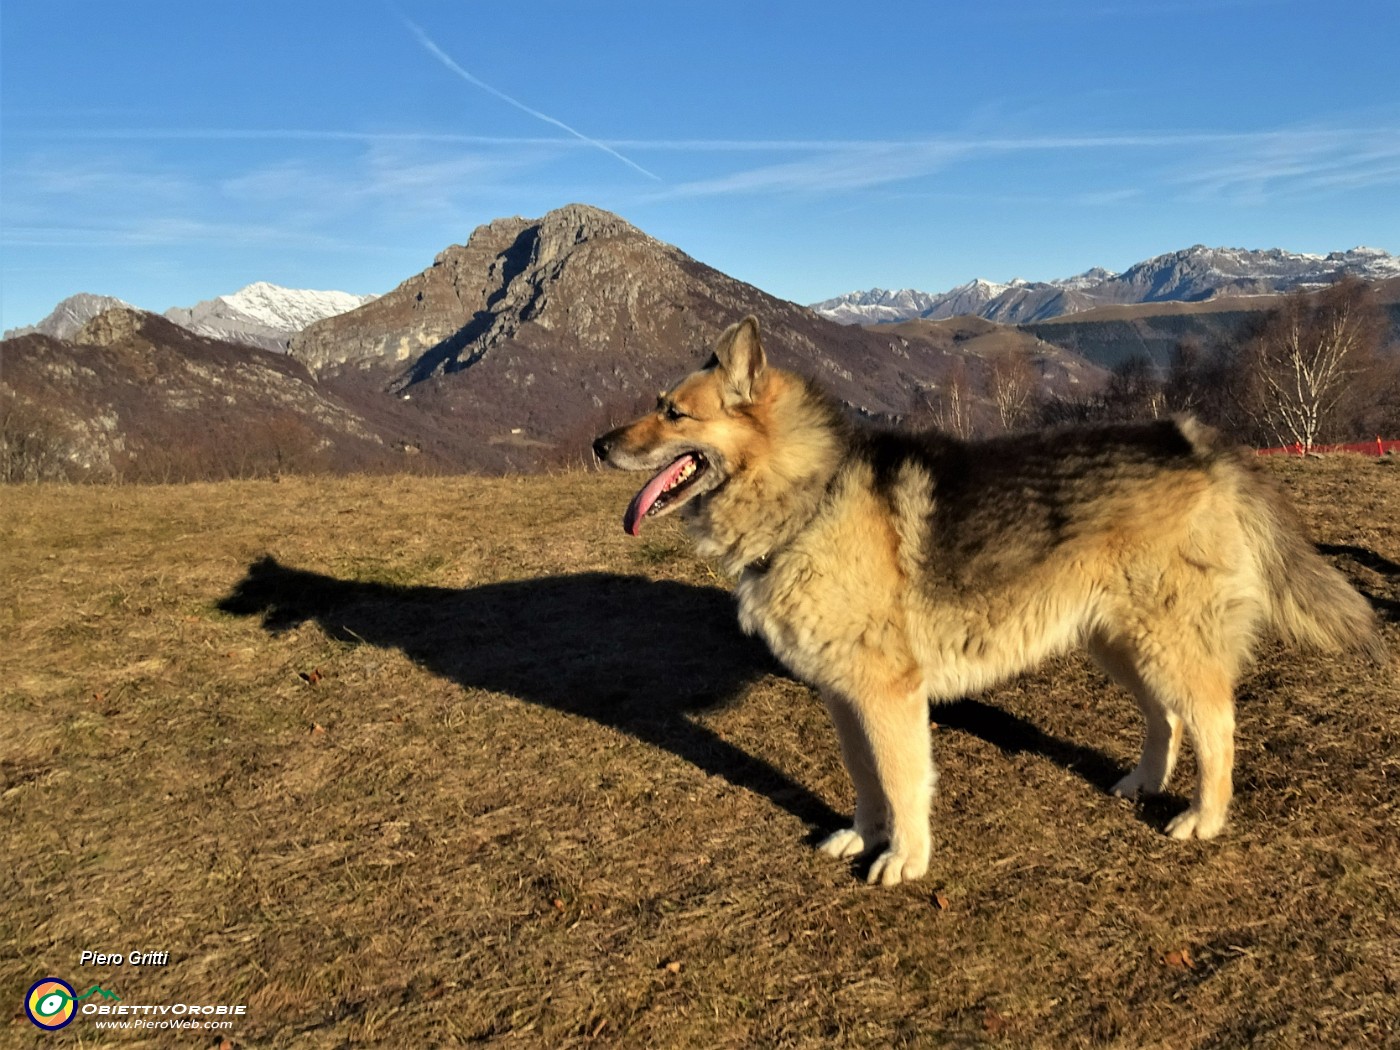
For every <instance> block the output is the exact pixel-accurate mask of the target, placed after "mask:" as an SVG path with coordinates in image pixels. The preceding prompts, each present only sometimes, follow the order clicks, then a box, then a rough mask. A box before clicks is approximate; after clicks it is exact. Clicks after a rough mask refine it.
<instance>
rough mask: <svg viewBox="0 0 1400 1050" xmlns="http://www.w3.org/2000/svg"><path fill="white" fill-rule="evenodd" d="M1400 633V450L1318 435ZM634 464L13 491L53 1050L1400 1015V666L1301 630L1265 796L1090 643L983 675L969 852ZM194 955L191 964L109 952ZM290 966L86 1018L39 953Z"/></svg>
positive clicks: (1272, 686)
mask: <svg viewBox="0 0 1400 1050" xmlns="http://www.w3.org/2000/svg"><path fill="white" fill-rule="evenodd" d="M1270 469H1273V470H1276V471H1277V472H1278V474H1279V475H1280V476H1281V479H1282V481H1283V483H1284V484H1285V485H1286V486H1287V487H1288V488H1289V489H1290V490H1291V491H1292V493H1293V494H1294V496H1295V498H1296V499H1297V501H1298V503H1299V504H1300V506H1301V507H1302V509H1303V512H1304V515H1305V517H1306V518H1307V519H1308V521H1309V523H1310V525H1311V527H1312V528H1313V529H1314V530H1315V533H1316V538H1317V539H1318V541H1319V542H1320V544H1322V546H1323V549H1324V551H1325V552H1326V553H1327V554H1328V556H1329V557H1330V558H1331V559H1332V560H1333V561H1334V562H1335V563H1336V564H1338V565H1339V566H1341V567H1342V568H1343V570H1344V571H1346V572H1347V573H1348V574H1349V575H1350V576H1351V578H1352V579H1353V580H1354V581H1355V582H1356V583H1357V585H1358V586H1359V587H1360V588H1361V589H1363V590H1364V591H1365V592H1366V593H1367V594H1368V595H1369V596H1370V597H1371V598H1372V600H1373V601H1374V602H1375V604H1376V606H1377V608H1378V609H1379V610H1380V611H1381V614H1382V617H1383V618H1384V620H1385V623H1386V634H1387V638H1388V641H1389V643H1390V645H1391V647H1392V650H1393V651H1400V564H1397V563H1400V464H1394V463H1378V462H1377V461H1375V460H1361V459H1352V458H1337V459H1329V460H1322V461H1307V462H1296V461H1293V462H1278V463H1274V464H1271V468H1270ZM635 480H636V479H634V478H629V477H623V476H616V475H589V474H569V475H564V476H560V477H553V478H544V477H536V478H529V479H497V480H490V479H479V478H450V479H441V478H439V479H424V478H407V477H402V478H387V479H386V478H376V479H348V480H345V479H340V480H334V479H285V480H283V481H281V482H280V483H274V482H249V483H224V484H217V485H187V486H171V487H124V488H104V487H45V486H40V487H10V488H5V489H0V855H3V857H4V858H5V860H4V863H3V864H0V1001H3V1002H4V1003H5V1004H7V1009H8V1011H9V1013H8V1014H7V1015H6V1017H5V1020H4V1023H3V1024H0V1044H3V1045H6V1046H34V1047H40V1046H60V1045H62V1046H123V1047H127V1046H130V1047H137V1046H164V1045H172V1046H174V1045H179V1046H210V1045H219V1046H225V1047H229V1046H236V1047H262V1046H268V1047H313V1048H315V1047H327V1048H329V1047H349V1046H388V1047H409V1046H450V1045H461V1044H472V1043H482V1044H491V1045H496V1044H500V1045H507V1046H528V1047H548V1048H563V1047H584V1046H624V1047H706V1048H712V1047H733V1048H741V1047H742V1048H747V1047H756V1046H766V1047H842V1046H858V1047H863V1046H873V1047H891V1046H980V1045H983V1044H993V1045H1003V1046H1008V1047H1047V1048H1048V1047H1055V1048H1067V1047H1090V1046H1112V1047H1125V1048H1126V1047H1132V1048H1145V1047H1163V1048H1166V1047H1170V1048H1172V1050H1188V1048H1195V1047H1239V1046H1261V1047H1296V1048H1305V1047H1306V1048H1313V1047H1364V1046H1377V1047H1380V1046H1396V1045H1397V1044H1400V682H1397V679H1396V673H1395V668H1394V666H1392V667H1391V668H1390V669H1387V670H1385V671H1377V670H1375V669H1371V668H1367V667H1366V666H1364V665H1363V664H1361V663H1360V662H1359V661H1352V660H1350V659H1344V658H1337V657H1325V658H1324V657H1318V656H1315V655H1309V654H1305V653H1300V652H1296V651H1288V650H1284V649H1281V648H1278V647H1275V646H1268V647H1266V648H1265V649H1264V650H1263V652H1262V653H1261V658H1260V661H1259V663H1258V666H1257V668H1256V670H1255V672H1254V673H1253V674H1252V676H1251V677H1249V678H1248V679H1247V680H1246V681H1245V683H1244V684H1243V686H1242V688H1241V692H1240V697H1239V710H1240V734H1239V761H1238V770H1237V777H1236V782H1237V788H1238V795H1237V800H1236V804H1235V807H1234V809H1233V821H1232V824H1231V826H1230V828H1229V829H1228V830H1227V833H1226V835H1225V836H1224V837H1223V838H1222V839H1220V840H1218V841H1216V842H1214V843H1207V844H1198V843H1186V844H1182V843H1176V842H1172V841H1170V840H1168V839H1167V838H1166V837H1165V836H1164V835H1163V834H1162V828H1163V826H1164V824H1165V822H1166V821H1167V820H1168V819H1169V818H1170V817H1171V816H1172V815H1173V814H1174V813H1175V812H1176V811H1177V810H1178V809H1179V808H1181V807H1182V806H1183V805H1184V804H1185V798H1184V795H1183V794H1181V793H1180V792H1184V791H1185V790H1186V789H1185V787H1184V785H1189V784H1190V782H1191V778H1192V776H1193V774H1194V769H1193V767H1192V765H1191V763H1190V761H1189V759H1188V760H1187V761H1186V762H1185V764H1184V767H1183V768H1182V769H1181V770H1180V771H1179V772H1178V774H1177V778H1178V779H1177V782H1176V783H1177V790H1178V793H1177V794H1173V795H1169V796H1167V797H1164V798H1157V799H1151V800H1148V801H1146V802H1144V803H1138V804H1134V803H1129V802H1125V801H1120V800H1115V799H1113V798H1110V797H1109V796H1108V795H1107V794H1106V793H1105V789H1106V788H1107V786H1108V785H1109V784H1111V783H1112V782H1113V780H1114V779H1115V778H1116V777H1118V776H1119V775H1121V773H1122V772H1123V771H1125V770H1126V769H1127V768H1128V767H1129V766H1130V765H1131V764H1132V762H1133V761H1134V760H1135V758H1136V752H1137V747H1138V744H1139V733H1140V728H1139V722H1138V715H1137V713H1136V709H1135V707H1134V705H1133V703H1132V701H1131V700H1130V699H1129V698H1128V697H1127V696H1126V695H1124V694H1121V693H1119V692H1117V691H1115V689H1114V688H1113V687H1112V686H1110V685H1109V683H1108V682H1107V681H1106V679H1104V678H1103V677H1102V676H1101V675H1100V674H1099V673H1097V672H1096V671H1095V670H1094V669H1093V668H1092V667H1091V666H1090V665H1089V664H1088V663H1087V662H1085V661H1084V660H1082V659H1081V658H1080V657H1078V656H1067V657H1065V658H1063V659H1060V660H1057V661H1054V662H1053V663H1051V664H1050V665H1048V666H1047V667H1045V668H1044V669H1043V670H1041V671H1040V672H1039V673H1037V674H1035V675H1033V676H1028V677H1024V678H1022V679H1019V680H1017V681H1014V682H1012V683H1010V684H1009V685H1007V686H1005V687H1003V688H1000V689H997V690H995V691H992V692H989V693H986V694H983V695H979V696H976V697H970V698H968V699H966V700H964V701H962V702H960V703H958V704H955V705H951V706H947V707H942V708H938V709H935V710H933V711H932V712H931V717H932V719H933V720H934V722H935V725H936V730H935V733H934V746H935V749H936V758H937V760H938V762H939V765H940V767H941V770H942V785H941V793H940V795H939V797H938V799H937V800H936V802H935V806H934V832H933V841H934V862H933V868H932V870H931V872H930V875H929V876H928V878H927V879H925V880H923V881H921V882H917V883H913V884H909V885H905V886H900V887H898V888H896V889H893V890H879V889H871V888H869V887H867V886H865V885H864V884H863V883H862V882H861V881H860V878H859V876H860V874H861V870H860V867H859V865H856V866H851V865H848V864H846V863H844V862H835V861H832V860H830V859H829V858H826V857H824V856H821V855H818V854H817V853H816V852H814V851H813V849H812V848H811V843H812V842H813V840H814V839H815V838H816V837H817V836H818V835H819V834H820V833H822V832H824V831H826V830H829V829H830V828H832V827H834V826H836V825H837V823H838V822H840V821H841V820H842V819H843V818H844V815H845V814H847V813H848V811H849V808H850V806H851V796H850V789H849V786H848V784H847V781H846V778H845V775H844V773H843V772H842V771H841V767H840V763H839V760H838V756H837V752H836V741H835V738H834V735H833V733H832V731H831V729H830V728H829V726H828V724H827V721H826V717H825V714H824V712H823V711H822V709H821V706H820V704H819V702H818V701H817V700H816V698H815V697H814V696H813V695H812V694H811V693H810V691H809V690H808V689H807V688H806V687H804V686H803V685H801V684H799V683H797V682H795V681H793V680H791V679H789V678H788V677H786V676H785V675H784V674H783V673H782V672H781V671H780V670H779V669H778V668H776V667H774V666H773V665H772V664H771V663H770V662H769V660H768V658H767V657H766V655H765V654H764V653H763V652H762V651H761V650H760V649H757V648H755V646H754V645H752V644H751V643H749V642H747V641H746V640H745V639H743V638H742V637H741V636H740V635H739V634H738V632H737V628H736V627H735V625H734V619H733V613H732V608H731V602H730V599H729V597H728V595H727V593H726V591H725V590H724V589H723V588H724V583H723V581H722V580H720V579H718V578H716V577H715V576H714V574H713V572H712V571H711V570H710V569H709V568H708V567H707V566H706V565H705V564H703V563H701V562H700V561H698V560H696V559H695V558H694V557H693V556H692V555H691V554H690V553H689V550H688V548H687V546H686V544H685V542H684V539H683V536H682V534H681V533H680V531H679V529H678V528H677V526H676V525H675V524H674V523H672V522H669V521H666V522H657V523H653V525H652V527H650V528H649V529H648V533H647V536H646V538H644V539H642V540H640V541H637V540H629V539H628V538H627V537H625V536H624V535H623V534H622V530H621V527H620V525H619V519H620V515H621V513H622V509H623V507H624V506H625V505H626V501H627V498H628V496H629V495H630V492H631V489H632V487H633V486H634V484H635ZM84 950H95V951H108V952H123V953H125V952H129V951H133V950H144V951H168V952H169V962H168V964H167V965H164V966H144V967H142V966H132V965H129V964H124V965H121V966H106V967H96V966H91V965H80V964H79V958H80V953H81V952H82V951H84ZM45 976H56V977H62V978H64V979H66V980H67V981H69V982H70V983H71V984H73V985H74V987H75V988H77V989H78V990H79V991H82V990H84V989H87V988H88V987H89V986H90V985H92V984H94V983H97V984H101V985H102V986H103V987H105V988H107V989H109V990H112V991H114V992H116V993H117V994H119V995H120V996H121V997H122V1000H123V1001H124V1002H126V1003H129V1004H134V1003H148V1004H149V1003H156V1004H160V1003H164V1004H170V1003H190V1002H195V1003H199V1002H213V1003H230V1004H246V1006H247V1012H246V1014H245V1015H244V1016H242V1017H240V1018H239V1019H238V1020H237V1021H236V1022H235V1023H234V1025H233V1027H232V1028H231V1029H229V1030H227V1031H225V1032H222V1033H218V1034H212V1035H211V1034H210V1033H207V1032H206V1033H188V1032H182V1033H178V1034H176V1033H170V1032H165V1033H162V1032H159V1031H155V1032H151V1031H144V1032H143V1031H134V1030H133V1031H127V1032H110V1031H101V1030H98V1029H96V1028H95V1026H94V1023H93V1018H92V1017H91V1016H79V1018H78V1019H77V1020H76V1021H75V1022H74V1023H73V1024H72V1025H71V1026H70V1027H69V1028H67V1029H65V1030H64V1031H63V1032H62V1033H59V1034H46V1033H43V1032H40V1031H39V1030H38V1029H37V1028H34V1027H33V1026H32V1025H30V1023H29V1022H28V1021H27V1020H26V1019H25V1017H24V1014H23V1012H22V1001H23V999H24V997H25V992H26V990H27V989H28V988H29V986H30V985H31V984H33V983H34V982H35V981H36V980H38V979H39V978H41V977H45Z"/></svg>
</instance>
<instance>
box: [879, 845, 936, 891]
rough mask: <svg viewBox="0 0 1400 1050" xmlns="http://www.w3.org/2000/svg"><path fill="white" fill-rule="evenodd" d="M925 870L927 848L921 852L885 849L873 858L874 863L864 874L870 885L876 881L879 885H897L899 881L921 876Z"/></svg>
mask: <svg viewBox="0 0 1400 1050" xmlns="http://www.w3.org/2000/svg"><path fill="white" fill-rule="evenodd" d="M927 872H928V850H927V848H925V849H924V850H923V851H922V852H921V853H913V852H911V853H903V852H898V851H896V850H894V849H887V850H885V852H884V853H881V854H880V855H879V856H878V857H876V858H875V863H874V864H872V865H870V871H869V873H868V874H867V875H866V876H865V881H866V882H868V883H870V885H872V886H873V885H875V884H876V883H877V882H878V883H879V884H880V885H881V886H897V885H899V884H900V883H901V882H910V881H912V880H914V879H918V878H922V877H923V876H924V875H925V874H926V873H927Z"/></svg>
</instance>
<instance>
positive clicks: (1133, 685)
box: [1089, 637, 1182, 798]
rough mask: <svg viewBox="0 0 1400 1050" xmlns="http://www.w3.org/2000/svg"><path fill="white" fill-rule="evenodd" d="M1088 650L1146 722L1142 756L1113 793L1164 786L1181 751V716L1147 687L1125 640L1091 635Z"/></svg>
mask: <svg viewBox="0 0 1400 1050" xmlns="http://www.w3.org/2000/svg"><path fill="white" fill-rule="evenodd" d="M1089 654H1090V655H1091V656H1092V657H1093V658H1094V661H1095V662H1096V663H1097V664H1098V665H1099V666H1100V667H1102V668H1103V669H1104V671H1105V672H1106V673H1107V674H1108V676H1109V677H1110V678H1112V679H1113V680H1114V681H1115V682H1117V683H1118V684H1119V685H1121V686H1122V687H1123V688H1124V689H1126V690H1127V691H1128V692H1129V693H1131V694H1132V695H1133V699H1135V700H1136V701H1137V703H1138V708H1139V709H1140V710H1141V711H1142V717H1143V721H1144V722H1146V723H1147V732H1146V736H1145V737H1144V739H1143V742H1142V757H1141V758H1139V759H1138V764H1137V766H1136V767H1134V769H1133V771H1132V772H1131V773H1129V774H1128V775H1127V776H1125V777H1124V778H1123V779H1122V780H1120V781H1118V783H1116V784H1114V785H1113V789H1112V790H1113V794H1115V795H1117V796H1118V797H1119V798H1134V797H1136V796H1137V794H1138V793H1139V792H1142V791H1146V792H1148V793H1149V794H1155V793H1157V792H1159V791H1163V790H1165V788H1166V786H1167V782H1168V781H1169V780H1171V775H1172V770H1173V769H1175V768H1176V759H1177V756H1178V755H1179V754H1180V752H1181V730H1182V725H1181V716H1180V715H1178V714H1177V713H1176V712H1175V711H1174V710H1172V708H1171V707H1169V706H1168V705H1167V704H1165V703H1163V701H1162V699H1161V698H1160V697H1159V696H1158V695H1157V694H1156V692H1155V691H1153V690H1152V689H1151V688H1149V687H1148V685H1147V683H1146V682H1145V681H1144V680H1143V677H1142V675H1141V674H1140V673H1139V672H1138V666H1137V665H1138V658H1137V656H1136V654H1135V653H1134V651H1133V649H1132V647H1131V646H1130V645H1129V644H1128V643H1126V642H1122V641H1112V640H1109V639H1107V638H1103V637H1099V638H1095V639H1093V640H1092V641H1090V643H1089Z"/></svg>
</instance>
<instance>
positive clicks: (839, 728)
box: [817, 692, 890, 857]
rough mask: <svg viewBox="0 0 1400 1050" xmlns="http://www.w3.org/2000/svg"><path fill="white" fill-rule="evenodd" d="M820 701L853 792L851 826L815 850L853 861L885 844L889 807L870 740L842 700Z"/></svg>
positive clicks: (826, 698) (828, 696)
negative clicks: (854, 802) (852, 858)
mask: <svg viewBox="0 0 1400 1050" xmlns="http://www.w3.org/2000/svg"><path fill="white" fill-rule="evenodd" d="M822 700H823V701H824V702H825V704H826V710H827V713H828V714H830V715H831V721H832V724H833V725H835V727H836V736H837V738H838V739H839V740H840V741H841V761H842V762H843V763H844V764H845V766H846V772H847V773H849V774H850V777H851V783H852V785H854V787H855V791H856V812H855V820H854V826H852V827H849V828H842V829H841V830H840V831H837V832H834V833H833V834H831V835H829V836H827V837H826V838H825V839H824V840H822V843H821V845H819V846H818V847H817V848H818V849H820V850H821V851H822V852H823V853H827V854H829V855H831V856H833V857H855V856H859V855H860V854H862V853H866V852H868V851H869V850H872V849H874V848H875V847H876V846H880V845H883V844H884V843H885V842H888V841H889V837H890V832H889V805H888V803H887V802H886V800H885V791H884V789H883V788H882V787H881V786H880V778H879V777H878V776H876V773H875V756H874V755H873V754H872V753H871V750H870V740H869V738H868V737H867V736H866V732H865V727H864V726H863V725H862V724H861V720H860V717H859V716H858V715H857V714H856V711H855V709H854V708H853V707H852V706H851V704H850V703H849V702H848V701H847V700H846V699H844V698H843V697H840V696H837V695H835V694H834V693H831V692H825V693H824V695H823V697H822Z"/></svg>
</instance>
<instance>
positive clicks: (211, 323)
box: [165, 281, 374, 350]
mask: <svg viewBox="0 0 1400 1050" xmlns="http://www.w3.org/2000/svg"><path fill="white" fill-rule="evenodd" d="M372 299H374V296H372V295H352V294H351V293H349V292H318V291H311V290H309V289H302V288H282V287H280V286H279V285H275V284H268V283H267V282H266V281H258V282H256V283H255V284H250V285H248V286H247V287H246V288H241V289H239V290H238V291H236V292H234V293H233V294H232V295H221V296H218V297H217V298H214V299H207V300H205V301H204V302H201V303H196V304H195V305H194V306H172V307H171V308H170V309H169V310H166V311H165V316H166V317H167V318H168V319H169V320H171V321H174V322H175V323H176V324H178V325H180V326H181V327H182V328H188V329H189V330H190V331H192V332H195V333H198V334H199V335H206V336H209V337H210V338H212V339H227V340H229V341H231V342H235V343H247V344H249V345H251V346H260V347H262V348H263V349H265V350H285V349H286V348H287V342H288V340H289V339H291V337H292V336H293V335H295V334H296V333H297V332H300V331H301V330H302V329H303V328H305V327H306V326H307V325H309V324H314V323H315V322H317V321H321V320H324V319H325V318H327V317H334V316H335V315H336V314H343V313H345V312H346V311H347V310H353V309H355V308H356V307H357V306H363V305H364V304H365V303H367V302H370V301H371V300H372Z"/></svg>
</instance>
